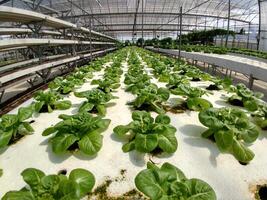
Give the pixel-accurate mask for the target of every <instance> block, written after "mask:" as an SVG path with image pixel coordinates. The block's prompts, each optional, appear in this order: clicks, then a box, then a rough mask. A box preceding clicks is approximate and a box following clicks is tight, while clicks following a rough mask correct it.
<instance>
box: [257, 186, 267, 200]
mask: <svg viewBox="0 0 267 200" xmlns="http://www.w3.org/2000/svg"><path fill="white" fill-rule="evenodd" d="M258 195H259V199H260V200H267V185H264V186H261V187H260V188H259V190H258Z"/></svg>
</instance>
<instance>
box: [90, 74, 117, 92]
mask: <svg viewBox="0 0 267 200" xmlns="http://www.w3.org/2000/svg"><path fill="white" fill-rule="evenodd" d="M91 84H92V85H98V87H97V88H98V89H99V90H101V91H103V92H105V93H109V92H113V91H115V90H116V89H118V88H119V87H120V83H118V82H117V80H114V79H111V78H105V79H103V80H101V79H99V80H96V79H95V80H93V81H92V82H91Z"/></svg>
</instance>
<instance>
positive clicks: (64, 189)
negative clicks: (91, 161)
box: [2, 168, 95, 200]
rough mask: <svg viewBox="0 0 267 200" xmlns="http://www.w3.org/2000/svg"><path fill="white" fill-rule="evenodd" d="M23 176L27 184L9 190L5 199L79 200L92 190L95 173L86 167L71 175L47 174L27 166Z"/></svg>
mask: <svg viewBox="0 0 267 200" xmlns="http://www.w3.org/2000/svg"><path fill="white" fill-rule="evenodd" d="M21 176H22V178H23V180H24V182H25V183H27V186H26V187H24V188H22V189H21V190H19V191H10V192H7V193H6V194H5V195H4V197H3V198H2V199H3V200H11V199H12V200H26V199H27V200H54V199H55V200H56V199H60V200H63V199H65V200H67V199H69V200H70V199H71V200H79V199H81V198H83V197H84V196H86V195H87V194H88V193H90V192H91V190H92V189H93V187H94V185H95V177H94V175H93V174H92V173H91V172H89V171H88V170H85V169H80V168H78V169H74V170H72V171H71V172H70V174H69V176H68V177H67V176H66V175H63V174H59V175H56V174H51V175H45V173H44V172H42V171H41V170H39V169H35V168H27V169H25V170H24V171H23V172H22V173H21Z"/></svg>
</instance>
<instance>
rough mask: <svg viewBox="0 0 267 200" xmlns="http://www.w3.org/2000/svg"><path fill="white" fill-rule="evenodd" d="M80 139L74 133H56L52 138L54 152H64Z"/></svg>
mask: <svg viewBox="0 0 267 200" xmlns="http://www.w3.org/2000/svg"><path fill="white" fill-rule="evenodd" d="M78 140H79V138H78V137H76V136H75V135H73V134H61V135H56V136H55V137H54V138H52V139H51V143H52V149H53V152H54V153H63V152H65V151H67V149H68V148H69V147H70V146H71V145H72V144H74V142H76V141H78Z"/></svg>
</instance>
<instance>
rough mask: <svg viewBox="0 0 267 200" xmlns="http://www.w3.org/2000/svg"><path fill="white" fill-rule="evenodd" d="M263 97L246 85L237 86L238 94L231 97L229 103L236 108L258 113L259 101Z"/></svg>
mask: <svg viewBox="0 0 267 200" xmlns="http://www.w3.org/2000/svg"><path fill="white" fill-rule="evenodd" d="M262 97H263V94H262V93H257V92H255V93H254V92H252V91H251V90H250V89H248V88H247V87H246V86H245V85H244V84H242V83H240V84H237V85H236V94H234V95H232V96H231V97H229V99H228V102H229V103H230V104H232V105H235V106H241V107H245V108H246V109H247V110H249V111H256V110H257V109H258V105H259V99H261V98H262Z"/></svg>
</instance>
